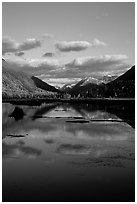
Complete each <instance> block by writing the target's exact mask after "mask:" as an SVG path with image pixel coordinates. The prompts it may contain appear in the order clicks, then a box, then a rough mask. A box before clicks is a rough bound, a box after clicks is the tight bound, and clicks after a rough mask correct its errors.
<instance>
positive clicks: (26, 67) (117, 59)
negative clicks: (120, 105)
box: [4, 55, 131, 83]
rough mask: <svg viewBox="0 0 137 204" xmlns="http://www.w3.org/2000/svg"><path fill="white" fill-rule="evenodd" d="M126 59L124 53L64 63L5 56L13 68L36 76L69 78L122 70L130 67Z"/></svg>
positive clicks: (94, 75)
mask: <svg viewBox="0 0 137 204" xmlns="http://www.w3.org/2000/svg"><path fill="white" fill-rule="evenodd" d="M4 58H5V57H4ZM126 59H127V56H126V55H102V56H93V57H91V56H89V57H81V58H77V59H74V60H73V61H72V62H70V63H68V64H66V65H64V64H63V63H62V61H61V60H58V59H53V58H40V59H23V58H21V57H18V56H15V55H10V56H7V58H5V60H6V61H7V62H8V64H9V65H10V67H12V68H13V69H16V70H22V71H25V72H27V73H30V74H31V75H37V76H38V75H42V74H43V76H44V78H48V77H49V78H71V79H72V78H83V77H88V76H93V77H97V76H103V75H104V74H106V73H107V74H112V73H113V74H116V73H120V72H124V71H126V70H127V68H130V67H131V64H129V63H127V61H126ZM60 82H61V81H60ZM62 82H63V81H62ZM62 82H61V83H62ZM54 83H55V81H54ZM58 83H59V81H58Z"/></svg>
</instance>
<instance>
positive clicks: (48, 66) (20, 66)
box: [4, 55, 63, 77]
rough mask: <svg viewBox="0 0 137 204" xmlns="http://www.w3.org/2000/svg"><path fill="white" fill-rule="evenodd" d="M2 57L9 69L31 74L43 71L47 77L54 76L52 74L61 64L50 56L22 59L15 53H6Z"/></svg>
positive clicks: (38, 73) (60, 67)
mask: <svg viewBox="0 0 137 204" xmlns="http://www.w3.org/2000/svg"><path fill="white" fill-rule="evenodd" d="M4 58H5V60H6V63H7V66H8V67H9V69H13V70H16V71H19V70H20V71H23V72H26V73H28V74H31V75H40V74H43V73H44V74H46V76H47V77H48V76H51V75H52V76H53V77H54V74H55V73H56V72H58V71H60V70H61V69H62V66H63V65H62V64H61V63H60V61H59V60H57V59H50V58H40V59H39V58H35V59H29V58H27V59H23V58H21V57H18V56H15V55H10V56H9V55H8V56H5V57H4ZM57 70H58V71H57Z"/></svg>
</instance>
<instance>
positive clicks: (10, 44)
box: [2, 36, 19, 54]
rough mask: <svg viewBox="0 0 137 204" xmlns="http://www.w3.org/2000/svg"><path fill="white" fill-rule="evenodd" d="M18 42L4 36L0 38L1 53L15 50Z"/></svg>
mask: <svg viewBox="0 0 137 204" xmlns="http://www.w3.org/2000/svg"><path fill="white" fill-rule="evenodd" d="M18 46H19V44H18V43H17V42H16V41H15V40H13V39H12V38H10V37H8V36H5V37H3V38H2V54H5V53H6V52H16V51H17V50H18Z"/></svg>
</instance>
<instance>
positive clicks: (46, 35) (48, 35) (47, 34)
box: [42, 33, 54, 39]
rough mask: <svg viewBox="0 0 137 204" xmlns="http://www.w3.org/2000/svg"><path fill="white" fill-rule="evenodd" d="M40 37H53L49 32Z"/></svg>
mask: <svg viewBox="0 0 137 204" xmlns="http://www.w3.org/2000/svg"><path fill="white" fill-rule="evenodd" d="M42 37H43V38H48V39H53V38H54V35H53V34H51V33H45V34H44V35H43V36H42Z"/></svg>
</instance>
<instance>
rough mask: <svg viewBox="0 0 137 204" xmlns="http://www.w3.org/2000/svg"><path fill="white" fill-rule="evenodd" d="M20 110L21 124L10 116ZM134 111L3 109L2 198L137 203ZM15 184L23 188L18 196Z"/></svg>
mask: <svg viewBox="0 0 137 204" xmlns="http://www.w3.org/2000/svg"><path fill="white" fill-rule="evenodd" d="M16 110H19V111H20V112H22V113H23V114H21V115H22V116H23V117H20V118H19V120H17V118H16V117H9V116H10V115H14V114H13V113H15V112H16V113H17V111H16ZM21 110H22V111H21ZM134 112H135V110H134V108H131V107H129V106H97V105H94V106H93V105H90V104H79V105H75V104H73V105H72V104H71V105H70V104H60V103H54V104H42V105H41V106H26V105H25V106H23V105H21V106H16V107H15V106H14V105H11V104H3V120H2V122H3V189H4V190H3V199H4V200H5V201H64V200H65V201H66V200H67V201H73V200H74V201H82V200H83V201H134V159H135V158H134V148H135V147H134V124H135V118H134V117H135V116H134ZM18 113H19V112H18ZM15 115H16V114H15ZM19 115H20V114H19ZM84 121H85V122H84ZM28 161H29V162H28ZM11 172H12V173H11ZM23 172H27V174H24V173H23ZM85 172H86V174H85ZM91 172H92V173H91ZM33 176H34V177H35V179H32V177H33ZM16 177H17V178H18V180H17V178H16ZM99 178H100V180H99ZM108 179H109V181H110V182H109V183H106V181H107V180H108ZM70 181H71V182H70ZM83 182H84V184H85V185H84V189H83V187H82V186H83ZM15 183H16V185H17V186H18V187H19V188H22V191H18V190H16V194H15V193H14V191H15ZM26 186H27V187H26ZM117 186H121V189H120V190H119V189H117ZM104 187H105V189H106V192H105V191H104ZM7 188H8V189H10V190H6V189H7ZM28 188H29V189H31V190H30V191H29V195H28ZM39 189H41V191H40V190H39ZM42 189H43V190H42ZM59 189H60V190H59ZM89 189H90V190H91V189H92V192H93V194H94V196H93V197H92V198H91V196H90V192H89ZM45 190H46V192H47V193H48V196H47V197H46V198H45V196H44V195H45ZM68 191H69V195H70V198H68V197H66V196H67V193H68ZM107 191H108V192H109V195H108V193H107ZM113 191H115V196H111V195H112V194H113ZM79 192H81V196H80V197H78V196H77V195H78V194H77V193H79ZM53 193H54V195H55V196H54V199H52V198H51V197H52V194H53ZM60 193H61V196H59V195H60ZM98 193H99V194H100V198H99V197H98ZM24 195H25V196H24ZM73 198H74V199H73ZM79 198H80V200H79ZM27 199H28V200H27Z"/></svg>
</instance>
